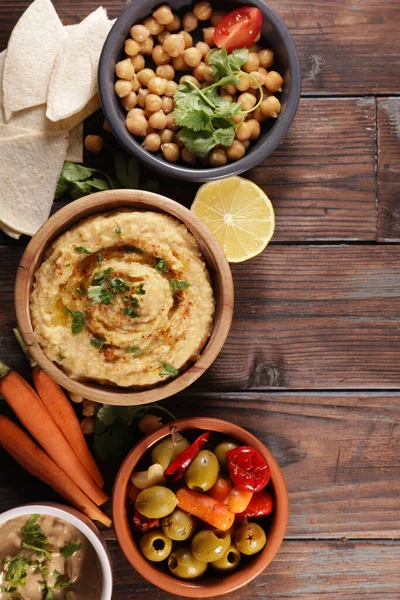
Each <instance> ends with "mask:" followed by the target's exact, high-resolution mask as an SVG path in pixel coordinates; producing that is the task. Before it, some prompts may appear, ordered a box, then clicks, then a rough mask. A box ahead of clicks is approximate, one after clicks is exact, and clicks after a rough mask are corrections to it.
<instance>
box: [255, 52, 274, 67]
mask: <svg viewBox="0 0 400 600" xmlns="http://www.w3.org/2000/svg"><path fill="white" fill-rule="evenodd" d="M258 58H259V61H260V66H261V67H264V69H267V68H268V67H271V66H272V65H273V64H274V51H273V50H270V49H269V48H263V49H262V50H260V52H259V53H258Z"/></svg>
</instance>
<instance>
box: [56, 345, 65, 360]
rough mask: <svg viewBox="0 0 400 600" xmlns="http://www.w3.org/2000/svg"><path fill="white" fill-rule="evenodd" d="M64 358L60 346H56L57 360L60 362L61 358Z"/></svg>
mask: <svg viewBox="0 0 400 600" xmlns="http://www.w3.org/2000/svg"><path fill="white" fill-rule="evenodd" d="M64 358H65V356H64V354H63V353H62V351H61V348H58V357H57V360H58V362H61V361H62V360H64Z"/></svg>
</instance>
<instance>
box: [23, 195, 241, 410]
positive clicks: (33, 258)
mask: <svg viewBox="0 0 400 600" xmlns="http://www.w3.org/2000/svg"><path fill="white" fill-rule="evenodd" d="M15 307H16V314H17V321H18V326H19V328H20V331H21V334H22V337H23V339H24V341H25V342H26V344H27V345H28V346H29V351H30V353H31V355H32V357H33V358H34V359H35V360H36V362H37V363H38V364H39V366H40V367H41V368H42V369H44V370H45V371H46V372H47V373H48V374H49V375H50V376H51V377H52V378H53V379H55V380H56V381H57V382H58V383H59V384H60V385H61V386H63V387H64V388H66V389H67V390H69V391H70V392H73V393H75V394H77V395H80V396H82V397H83V398H88V399H90V400H94V401H97V402H102V403H106V404H114V405H135V404H145V403H148V402H155V401H158V400H162V399H163V398H166V397H169V396H171V395H173V394H175V393H177V392H180V391H182V390H183V389H185V388H186V387H187V386H189V385H190V384H192V383H193V382H194V381H195V380H196V379H198V378H199V377H200V376H201V375H202V374H203V373H204V372H205V371H206V370H207V369H208V367H209V366H210V365H211V364H212V362H213V361H214V360H215V359H216V357H217V356H218V354H219V352H220V350H221V348H222V346H223V344H224V343H225V340H226V338H227V335H228V333H229V328H230V325H231V321H232V312H233V283H232V276H231V272H230V267H229V264H228V262H227V260H226V257H225V255H224V253H223V250H222V248H221V247H220V245H219V243H218V241H217V240H216V239H215V237H214V236H213V234H212V233H211V232H210V231H209V230H208V229H207V227H206V226H205V225H203V223H201V221H199V219H198V218H197V217H196V216H195V215H193V213H191V212H190V211H189V210H188V209H187V208H185V207H183V206H182V205H180V204H178V203H177V202H174V201H173V200H170V199H168V198H166V197H164V196H161V195H159V194H155V193H151V192H144V191H141V190H111V191H105V192H100V193H97V194H92V195H91V196H87V197H85V198H82V199H80V200H76V201H75V202H72V203H71V204H69V205H67V206H66V207H64V208H62V209H61V210H59V211H58V212H57V213H56V214H55V215H53V216H52V217H51V218H50V219H49V220H48V221H47V222H46V223H45V224H44V225H43V227H42V228H41V229H40V230H39V231H38V232H37V234H36V235H35V236H34V237H33V238H32V240H31V242H30V243H29V244H28V246H27V248H26V250H25V252H24V255H23V256H22V259H21V262H20V265H19V268H18V273H17V277H16V283H15Z"/></svg>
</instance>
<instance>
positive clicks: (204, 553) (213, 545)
mask: <svg viewBox="0 0 400 600" xmlns="http://www.w3.org/2000/svg"><path fill="white" fill-rule="evenodd" d="M230 545H231V536H230V535H229V533H228V532H227V531H219V530H218V529H214V530H212V529H204V530H203V531H199V533H196V535H195V536H194V538H193V539H192V552H193V555H194V556H195V557H196V558H197V559H198V560H201V561H203V562H214V560H218V559H220V558H222V556H225V554H226V553H227V552H228V548H229V546H230Z"/></svg>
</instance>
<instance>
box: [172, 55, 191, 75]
mask: <svg viewBox="0 0 400 600" xmlns="http://www.w3.org/2000/svg"><path fill="white" fill-rule="evenodd" d="M172 66H173V67H174V69H175V71H187V70H188V68H189V67H188V66H187V64H186V63H185V61H184V59H183V55H182V54H181V55H180V56H176V57H175V58H173V59H172Z"/></svg>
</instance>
